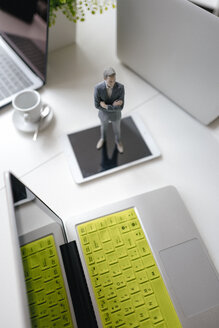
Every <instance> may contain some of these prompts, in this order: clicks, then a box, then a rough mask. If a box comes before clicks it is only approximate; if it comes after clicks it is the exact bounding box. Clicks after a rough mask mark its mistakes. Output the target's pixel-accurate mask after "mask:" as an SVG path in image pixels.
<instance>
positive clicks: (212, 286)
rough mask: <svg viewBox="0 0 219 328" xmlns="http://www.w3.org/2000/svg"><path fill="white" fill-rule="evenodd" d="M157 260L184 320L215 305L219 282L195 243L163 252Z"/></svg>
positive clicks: (204, 255)
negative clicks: (174, 295) (180, 307)
mask: <svg viewBox="0 0 219 328" xmlns="http://www.w3.org/2000/svg"><path fill="white" fill-rule="evenodd" d="M160 256H161V259H162V262H163V264H164V267H165V269H166V272H167V274H168V276H169V279H170V282H171V285H172V287H173V289H174V290H175V293H176V296H177V298H178V300H179V302H180V304H181V306H182V310H183V312H184V314H185V315H186V316H188V317H189V316H193V315H195V314H197V313H200V312H203V311H206V310H208V309H209V308H211V307H215V306H216V305H218V304H219V280H218V278H217V275H216V272H215V270H214V269H213V268H212V266H211V264H210V262H209V260H208V257H207V255H206V253H205V252H204V250H203V249H202V246H201V244H200V242H199V240H198V239H192V240H189V241H186V242H184V243H182V244H179V245H176V246H173V247H170V248H167V249H164V250H162V251H160Z"/></svg>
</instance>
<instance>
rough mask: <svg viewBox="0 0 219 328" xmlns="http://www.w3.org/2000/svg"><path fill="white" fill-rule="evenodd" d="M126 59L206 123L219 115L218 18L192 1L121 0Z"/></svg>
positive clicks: (120, 43) (120, 48)
mask: <svg viewBox="0 0 219 328" xmlns="http://www.w3.org/2000/svg"><path fill="white" fill-rule="evenodd" d="M117 7H118V8H117V54H118V57H119V59H120V60H121V62H122V63H124V64H125V65H127V66H128V67H130V68H131V69H132V70H133V71H134V72H136V73H137V74H139V75H140V76H141V77H142V78H144V79H145V80H147V81H148V82H149V83H151V84H152V85H153V86H154V87H155V88H157V89H158V90H160V91H161V92H162V93H163V94H164V95H166V96H167V97H169V98H170V99H171V100H173V101H174V102H175V103H176V104H178V105H179V106H180V107H181V108H183V109H184V110H185V111H186V112H187V113H189V114H190V115H192V116H193V117H195V118H196V119H198V120H199V121H200V122H202V123H203V124H205V125H207V124H209V123H211V122H212V121H213V120H215V119H216V118H217V117H218V116H219V80H218V76H219V64H218V58H219V42H218V41H217V40H218V35H219V18H218V17H216V16H215V15H213V14H211V13H209V12H207V11H206V10H204V9H202V8H200V7H198V6H197V5H195V4H193V3H192V2H190V1H188V0H162V1H161V0H120V1H118V6H117Z"/></svg>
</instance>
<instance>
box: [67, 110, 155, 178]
mask: <svg viewBox="0 0 219 328" xmlns="http://www.w3.org/2000/svg"><path fill="white" fill-rule="evenodd" d="M99 138H100V126H96V127H93V128H90V129H86V130H83V131H79V132H76V133H72V134H69V135H68V139H69V141H70V144H71V147H72V148H73V150H74V153H75V156H76V158H77V161H78V164H79V166H80V169H81V172H82V176H83V177H84V178H87V177H90V176H92V175H96V174H98V173H100V172H103V171H107V170H110V169H114V168H116V167H119V166H122V165H125V164H129V163H132V162H134V161H137V160H140V159H142V158H145V157H148V156H151V155H152V153H151V151H150V149H149V147H148V146H147V144H146V143H145V141H144V139H143V138H142V136H141V134H140V132H139V130H138V128H137V126H136V124H135V123H134V121H133V119H132V118H131V117H130V116H129V117H126V118H123V119H122V121H121V140H122V143H123V146H124V153H122V154H120V153H119V152H118V150H117V148H116V145H115V141H114V134H113V129H112V126H111V124H110V125H109V127H108V131H107V140H106V143H105V144H104V146H103V147H102V148H101V149H100V150H97V149H96V144H97V142H98V140H99Z"/></svg>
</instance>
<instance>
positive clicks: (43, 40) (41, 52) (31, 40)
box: [0, 0, 49, 83]
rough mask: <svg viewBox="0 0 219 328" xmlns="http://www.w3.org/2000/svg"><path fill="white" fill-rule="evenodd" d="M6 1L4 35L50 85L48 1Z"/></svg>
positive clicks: (0, 23) (0, 8)
mask: <svg viewBox="0 0 219 328" xmlns="http://www.w3.org/2000/svg"><path fill="white" fill-rule="evenodd" d="M23 3H24V2H23V1H21V0H18V1H13V0H7V1H6V0H3V1H1V4H0V35H1V36H2V37H3V39H4V40H5V41H6V42H7V43H8V44H9V45H10V47H11V48H13V50H14V51H15V52H16V53H17V54H18V55H19V57H21V59H22V60H23V61H24V62H25V63H26V64H27V65H28V66H29V67H30V68H31V70H32V71H33V72H34V73H35V74H36V75H37V76H39V77H40V79H41V80H42V81H43V82H44V83H45V81H46V62H47V39H48V38H47V35H48V20H49V15H48V13H49V1H48V0H41V1H39V0H34V1H25V6H24V4H23Z"/></svg>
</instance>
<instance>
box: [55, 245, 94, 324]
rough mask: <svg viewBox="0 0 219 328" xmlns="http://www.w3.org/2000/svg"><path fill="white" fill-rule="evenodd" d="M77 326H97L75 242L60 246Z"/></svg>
mask: <svg viewBox="0 0 219 328" xmlns="http://www.w3.org/2000/svg"><path fill="white" fill-rule="evenodd" d="M60 249H61V253H62V259H63V262H64V266H65V272H66V276H67V279H68V285H69V289H70V293H71V299H72V303H73V307H74V311H75V316H76V321H77V325H78V327H83V328H97V327H98V326H97V322H96V318H95V314H94V310H93V306H92V303H91V298H90V294H89V291H88V287H87V283H86V279H85V275H84V271H83V268H82V265H81V260H80V257H79V253H78V249H77V246H76V242H75V241H72V242H70V243H68V244H64V245H62V246H60Z"/></svg>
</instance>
